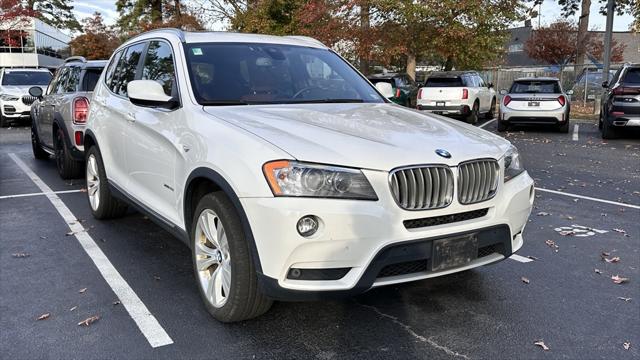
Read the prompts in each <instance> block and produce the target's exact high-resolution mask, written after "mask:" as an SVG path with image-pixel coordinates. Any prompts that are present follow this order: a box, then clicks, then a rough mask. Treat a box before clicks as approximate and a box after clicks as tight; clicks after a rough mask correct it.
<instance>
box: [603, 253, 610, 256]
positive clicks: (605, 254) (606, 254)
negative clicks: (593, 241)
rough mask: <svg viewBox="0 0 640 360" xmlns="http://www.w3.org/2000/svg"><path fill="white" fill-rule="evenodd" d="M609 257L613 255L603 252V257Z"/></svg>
mask: <svg viewBox="0 0 640 360" xmlns="http://www.w3.org/2000/svg"><path fill="white" fill-rule="evenodd" d="M609 255H611V254H610V253H608V252H603V253H602V254H601V256H609Z"/></svg>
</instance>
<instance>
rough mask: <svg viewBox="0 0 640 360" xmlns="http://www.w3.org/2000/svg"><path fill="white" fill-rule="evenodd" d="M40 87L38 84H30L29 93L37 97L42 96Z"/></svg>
mask: <svg viewBox="0 0 640 360" xmlns="http://www.w3.org/2000/svg"><path fill="white" fill-rule="evenodd" d="M42 94H43V91H42V88H41V87H40V86H32V87H30V88H29V95H31V96H33V97H36V98H38V99H40V98H42Z"/></svg>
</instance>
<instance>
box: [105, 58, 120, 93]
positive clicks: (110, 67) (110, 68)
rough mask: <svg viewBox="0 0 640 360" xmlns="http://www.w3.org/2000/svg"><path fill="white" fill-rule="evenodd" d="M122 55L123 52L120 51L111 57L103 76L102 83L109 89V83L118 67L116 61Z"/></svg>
mask: <svg viewBox="0 0 640 360" xmlns="http://www.w3.org/2000/svg"><path fill="white" fill-rule="evenodd" d="M122 53H123V51H122V50H120V51H118V52H117V53H116V54H115V55H113V58H112V59H111V62H110V63H109V65H108V66H107V70H106V71H107V72H106V74H104V83H105V84H106V85H107V87H108V88H109V89H111V82H112V81H113V75H114V74H115V72H116V69H117V67H118V61H119V60H120V56H122Z"/></svg>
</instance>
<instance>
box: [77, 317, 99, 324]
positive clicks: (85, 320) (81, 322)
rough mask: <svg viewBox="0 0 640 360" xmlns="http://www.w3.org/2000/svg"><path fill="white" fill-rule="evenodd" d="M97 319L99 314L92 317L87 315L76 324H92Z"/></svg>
mask: <svg viewBox="0 0 640 360" xmlns="http://www.w3.org/2000/svg"><path fill="white" fill-rule="evenodd" d="M98 320H100V316H98V315H94V316H92V317H88V318H86V319H84V320H82V321H80V322H79V323H78V326H89V325H91V324H93V323H94V322H96V321H98Z"/></svg>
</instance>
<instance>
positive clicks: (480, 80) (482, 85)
mask: <svg viewBox="0 0 640 360" xmlns="http://www.w3.org/2000/svg"><path fill="white" fill-rule="evenodd" d="M476 82H477V83H478V86H480V87H486V86H487V85H485V83H484V80H482V78H481V77H480V76H478V75H476Z"/></svg>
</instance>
